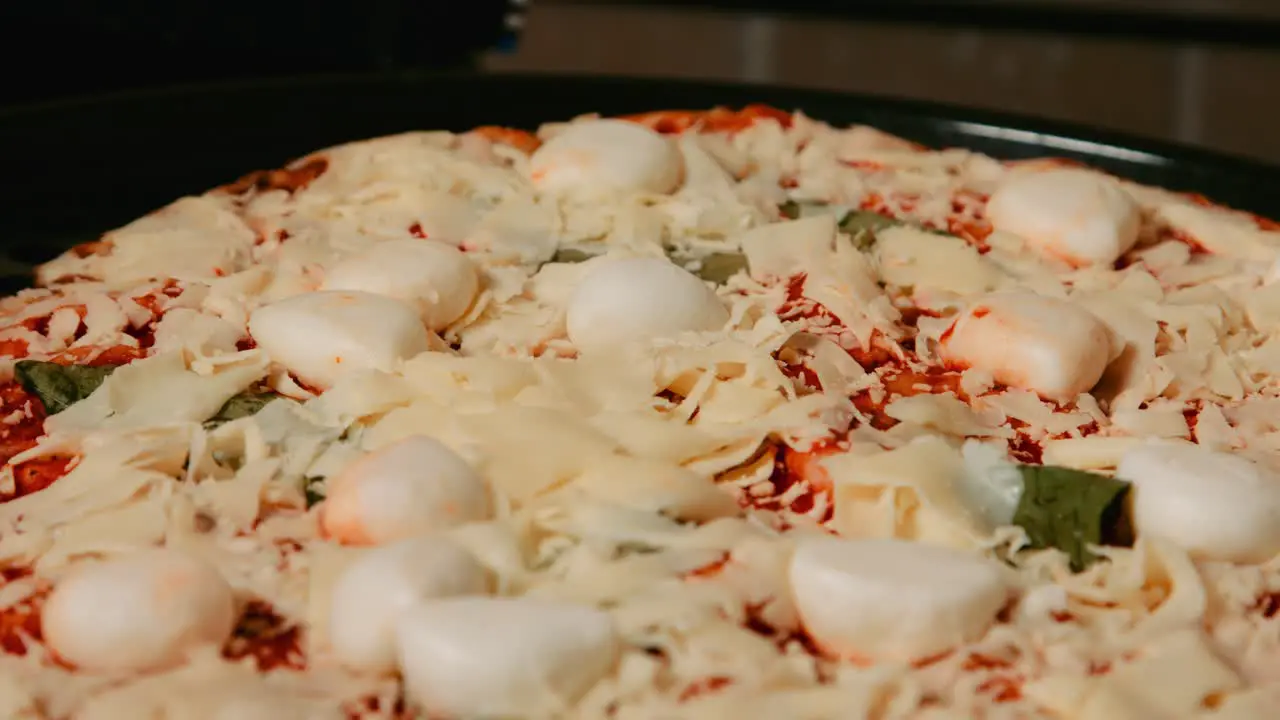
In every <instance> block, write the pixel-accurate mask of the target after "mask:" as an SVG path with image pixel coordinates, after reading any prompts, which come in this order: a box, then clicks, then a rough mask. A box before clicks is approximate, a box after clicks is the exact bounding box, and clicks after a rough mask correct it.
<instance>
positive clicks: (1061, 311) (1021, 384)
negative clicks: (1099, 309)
mask: <svg viewBox="0 0 1280 720" xmlns="http://www.w3.org/2000/svg"><path fill="white" fill-rule="evenodd" d="M938 354H939V355H940V356H941V357H942V359H943V360H944V361H945V362H947V363H948V364H950V365H953V366H957V367H963V368H971V367H972V368H978V369H980V370H985V371H987V372H989V373H991V376H992V377H993V378H995V380H996V382H1000V383H1003V384H1005V385H1008V386H1009V387H1012V388H1019V389H1022V390H1030V391H1032V392H1035V393H1038V394H1039V395H1040V396H1041V397H1043V398H1046V399H1048V400H1056V401H1059V402H1069V401H1072V400H1075V399H1076V397H1077V396H1078V395H1079V394H1080V393H1083V392H1087V391H1089V390H1090V389H1091V388H1092V387H1093V386H1094V385H1097V384H1098V380H1100V379H1102V373H1103V371H1105V370H1106V369H1107V365H1108V364H1109V363H1110V362H1111V359H1112V344H1111V333H1110V332H1109V331H1108V330H1107V326H1106V325H1105V324H1103V322H1102V321H1101V320H1099V319H1098V318H1097V317H1095V316H1094V315H1093V314H1092V313H1090V312H1089V311H1088V310H1085V309H1084V308H1082V307H1080V306H1079V305H1075V304H1073V303H1070V302H1067V301H1065V300H1058V299H1055V298H1051V297H1045V296H1044V295H1036V294H1034V293H1025V292H1016V293H996V294H994V295H988V296H987V297H985V298H982V299H980V300H979V301H977V302H975V303H974V304H973V305H971V306H970V307H969V308H968V309H966V310H965V311H964V312H962V313H961V314H960V315H959V316H958V317H957V318H956V320H955V322H953V323H952V324H951V327H950V328H948V329H947V330H946V331H944V332H943V334H942V337H941V339H940V340H939V342H938Z"/></svg>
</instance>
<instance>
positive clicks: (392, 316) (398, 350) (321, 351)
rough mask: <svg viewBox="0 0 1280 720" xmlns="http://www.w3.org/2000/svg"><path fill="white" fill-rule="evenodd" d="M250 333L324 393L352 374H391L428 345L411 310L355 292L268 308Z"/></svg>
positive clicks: (253, 322)
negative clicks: (353, 372) (345, 375)
mask: <svg viewBox="0 0 1280 720" xmlns="http://www.w3.org/2000/svg"><path fill="white" fill-rule="evenodd" d="M249 332H250V333H251V334H252V335H253V339H254V340H255V341H256V342H257V343H258V346H259V347H261V348H262V349H263V350H264V351H266V353H267V354H268V355H270V356H271V359H272V360H273V361H274V362H277V363H279V364H280V365H282V366H284V367H285V368H287V369H288V370H289V371H290V372H292V373H294V374H295V375H297V376H298V378H299V379H300V380H302V381H303V382H306V383H309V384H311V385H313V386H315V387H319V388H322V389H323V388H327V387H330V386H332V385H333V384H334V383H335V382H337V380H338V378H339V377H341V375H342V374H343V373H346V372H350V371H352V370H361V369H371V370H392V369H394V368H395V366H396V364H397V363H399V362H401V361H403V360H407V359H409V358H411V357H413V356H414V355H417V354H418V353H421V352H426V350H427V348H428V345H429V343H428V339H427V331H426V329H425V328H424V327H423V325H422V322H421V321H420V320H419V319H418V316H417V315H416V314H415V313H414V312H413V311H412V310H411V309H410V308H409V306H407V305H405V304H404V303H402V302H400V301H398V300H392V299H390V298H386V297H383V296H381V295H374V294H372V293H368V292H363V291H352V290H344V291H338V290H328V291H322V292H315V293H306V294H303V295H297V296H295V297H291V298H288V299H285V300H279V301H277V302H275V303H272V304H270V305H264V306H263V307H261V308H259V309H257V310H255V311H254V313H253V316H252V317H251V318H250V319H249Z"/></svg>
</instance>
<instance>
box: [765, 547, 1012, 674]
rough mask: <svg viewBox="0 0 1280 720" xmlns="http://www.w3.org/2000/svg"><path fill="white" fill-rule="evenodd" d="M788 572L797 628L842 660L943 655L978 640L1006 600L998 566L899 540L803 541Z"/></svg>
mask: <svg viewBox="0 0 1280 720" xmlns="http://www.w3.org/2000/svg"><path fill="white" fill-rule="evenodd" d="M788 575H789V577H790V581H791V589H792V593H793V597H794V599H795V603H796V609H797V610H798V611H799V613H800V619H801V622H803V624H804V628H805V631H806V632H808V633H809V635H811V636H812V637H813V639H814V641H815V642H816V643H817V644H818V645H819V646H820V647H821V648H822V649H823V650H824V651H826V652H828V653H831V654H833V655H837V656H840V657H844V658H850V659H862V658H865V659H870V660H897V661H901V662H910V661H913V660H922V659H924V658H928V657H932V656H934V655H937V654H939V653H943V652H946V651H948V650H951V649H953V648H955V647H956V646H957V645H961V644H964V643H967V642H971V641H973V640H975V639H977V638H978V637H980V636H981V635H982V633H984V632H985V631H986V629H987V627H989V626H990V625H991V624H992V622H994V620H995V617H996V614H997V613H998V612H999V611H1000V609H1001V608H1003V607H1004V606H1005V604H1006V603H1007V602H1008V601H1009V589H1008V586H1007V585H1006V582H1005V579H1004V576H1003V573H1002V571H1001V569H1000V566H999V565H998V564H996V563H994V562H992V561H989V560H984V559H981V558H977V557H974V556H973V555H970V554H968V553H964V552H960V551H955V550H948V549H944V548H937V547H930V546H928V545H921V544H915V543H909V542H905V541H900V540H841V539H834V538H831V539H826V538H824V539H815V540H806V541H804V542H802V543H800V545H799V546H798V547H797V548H796V551H795V554H794V555H793V556H792V558H791V564H790V567H789V570H788Z"/></svg>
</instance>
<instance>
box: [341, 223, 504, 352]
mask: <svg viewBox="0 0 1280 720" xmlns="http://www.w3.org/2000/svg"><path fill="white" fill-rule="evenodd" d="M321 289H323V290H359V291H363V292H370V293H378V294H380V295H386V296H388V297H393V298H395V299H397V300H401V301H403V302H405V303H408V304H409V305H412V306H413V307H415V308H417V309H418V312H419V313H420V314H421V315H422V321H423V322H424V323H425V324H426V326H427V328H429V329H431V330H443V329H444V328H446V327H448V326H449V325H450V324H451V323H453V322H454V321H455V320H457V319H458V318H460V317H462V315H463V314H464V313H466V312H467V310H469V309H470V308H471V304H472V303H473V302H474V301H475V299H476V294H477V293H478V292H479V291H480V275H479V272H478V271H477V270H476V266H475V264H474V263H472V262H471V260H470V259H469V258H468V257H467V255H466V253H464V252H462V251H461V250H459V249H457V248H455V247H453V246H452V245H447V244H445V243H442V242H437V241H435V240H387V241H384V242H380V243H378V244H376V245H374V246H373V247H371V248H369V249H368V250H366V251H364V252H362V253H359V254H357V255H353V256H351V257H348V258H345V259H343V260H340V261H339V262H337V263H335V264H334V265H333V266H332V267H330V268H329V269H328V271H326V272H325V278H324V284H323V285H322V286H321Z"/></svg>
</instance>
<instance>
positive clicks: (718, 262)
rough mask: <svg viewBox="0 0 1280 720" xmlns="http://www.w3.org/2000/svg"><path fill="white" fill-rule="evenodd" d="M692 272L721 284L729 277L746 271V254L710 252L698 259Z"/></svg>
mask: <svg viewBox="0 0 1280 720" xmlns="http://www.w3.org/2000/svg"><path fill="white" fill-rule="evenodd" d="M698 263H699V264H698V270H697V272H695V273H694V274H695V275H697V276H698V277H700V278H702V279H703V280H706V281H708V282H713V283H715V284H717V285H723V284H725V283H726V282H728V281H729V278H731V277H733V276H734V275H737V274H738V273H740V272H746V271H747V256H746V255H743V254H742V253H711V254H710V255H707V256H705V257H702V258H700V259H699V260H698Z"/></svg>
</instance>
